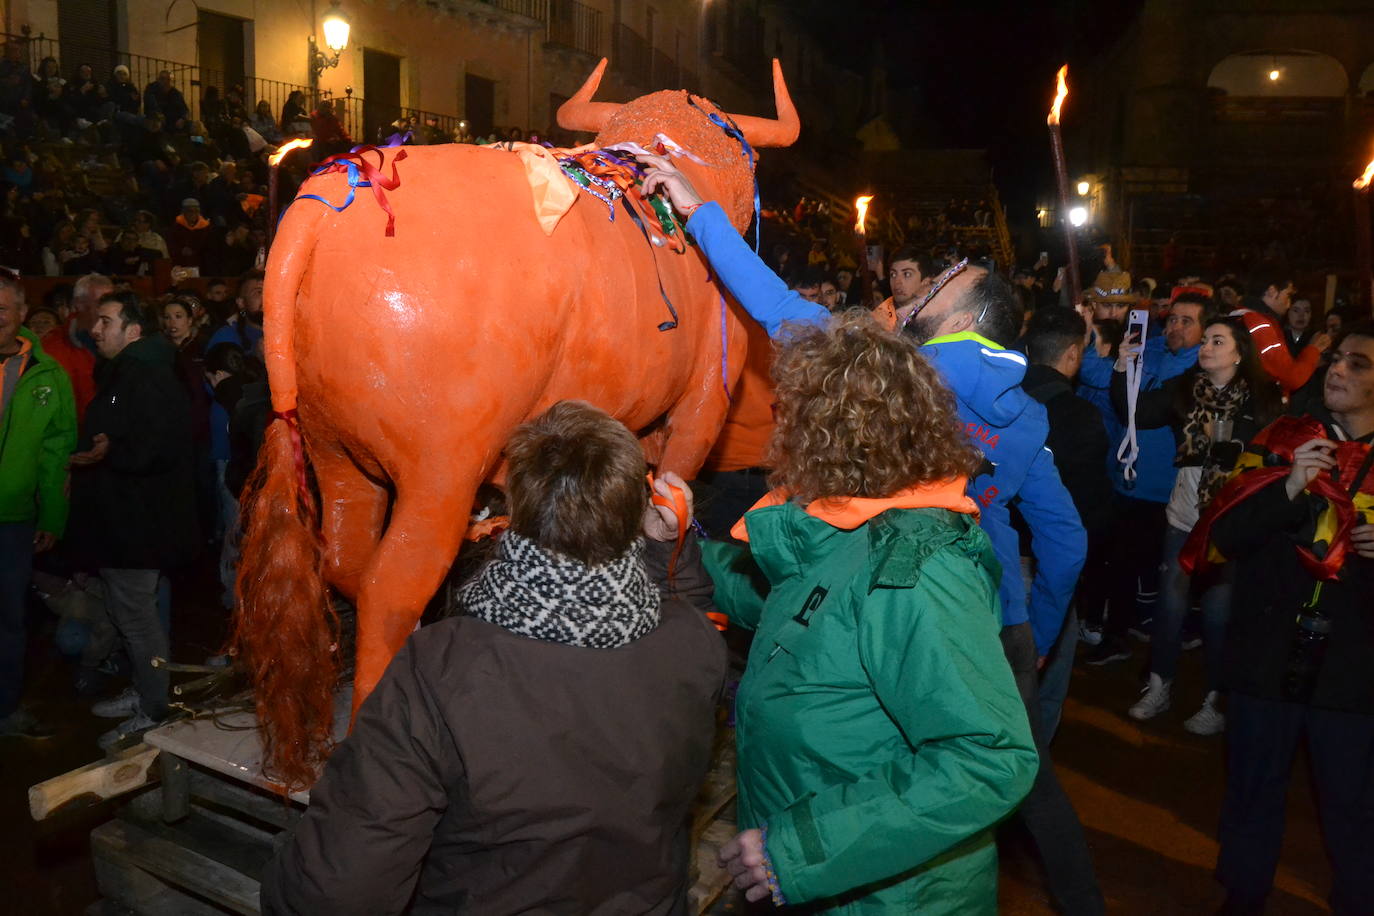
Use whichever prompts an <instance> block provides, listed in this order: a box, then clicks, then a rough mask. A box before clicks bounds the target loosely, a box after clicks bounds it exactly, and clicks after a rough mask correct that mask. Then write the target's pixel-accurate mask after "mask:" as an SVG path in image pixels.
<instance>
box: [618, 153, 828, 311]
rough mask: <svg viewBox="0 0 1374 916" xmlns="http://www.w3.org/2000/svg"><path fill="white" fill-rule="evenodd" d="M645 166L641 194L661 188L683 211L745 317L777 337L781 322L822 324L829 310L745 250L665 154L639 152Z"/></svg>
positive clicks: (689, 228)
mask: <svg viewBox="0 0 1374 916" xmlns="http://www.w3.org/2000/svg"><path fill="white" fill-rule="evenodd" d="M639 160H640V162H642V163H644V165H645V166H647V169H646V171H645V174H644V188H643V191H644V194H645V195H646V196H647V195H649V194H653V193H655V192H658V191H662V192H663V193H664V195H665V196H666V197H667V198H668V200H669V202H671V203H672V205H673V209H675V210H677V212H678V213H679V214H686V215H687V231H688V232H690V233H692V238H694V239H696V242H697V245H698V246H699V247H700V248H701V251H702V254H704V255H705V256H706V262H707V263H708V264H709V265H711V269H712V270H713V271H715V273H716V276H717V277H719V278H720V281H721V282H722V283H724V284H725V288H726V289H728V290H729V291H730V294H731V295H732V296H734V297H735V299H736V300H738V302H739V304H740V305H741V306H743V307H744V310H745V311H746V312H748V313H749V316H750V317H751V318H753V319H754V320H755V321H757V322H758V323H759V324H761V325H763V327H764V330H766V331H767V332H768V336H769V337H777V336H778V334H779V332H780V331H781V330H782V326H783V325H784V324H816V325H823V324H825V323H826V322H827V321H829V320H830V313H829V312H828V311H826V309H825V308H824V307H823V306H821V305H818V304H816V303H814V302H807V301H806V300H805V299H803V298H802V297H801V296H799V295H797V293H796V291H795V290H790V289H788V288H787V284H785V283H783V282H782V280H781V279H779V277H778V275H777V274H775V273H773V271H771V270H769V268H768V265H767V264H764V263H763V261H762V260H760V259H759V256H758V255H756V254H754V252H753V251H751V250H750V248H749V245H748V244H747V243H746V242H745V241H744V239H742V238H741V237H740V234H739V232H738V231H736V229H735V227H734V226H732V225H731V224H730V220H729V218H728V217H726V215H725V211H724V210H722V209H721V207H720V205H719V204H717V203H715V202H714V201H711V202H704V201H702V199H701V195H700V194H698V193H697V191H696V189H695V188H694V187H692V183H691V182H690V181H689V180H688V179H687V176H686V175H683V174H682V173H681V172H679V171H678V170H677V168H676V167H675V166H674V165H673V164H672V163H671V162H670V161H668V159H667V158H666V157H664V156H640V157H639Z"/></svg>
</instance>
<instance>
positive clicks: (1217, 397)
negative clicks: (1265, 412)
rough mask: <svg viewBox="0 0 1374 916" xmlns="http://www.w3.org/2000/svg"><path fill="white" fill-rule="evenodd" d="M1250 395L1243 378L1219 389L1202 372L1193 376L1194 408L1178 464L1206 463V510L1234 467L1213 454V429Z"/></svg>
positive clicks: (1200, 494)
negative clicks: (1220, 462)
mask: <svg viewBox="0 0 1374 916" xmlns="http://www.w3.org/2000/svg"><path fill="white" fill-rule="evenodd" d="M1249 395H1250V386H1249V385H1248V384H1247V383H1246V381H1245V379H1243V378H1239V377H1237V378H1233V379H1232V380H1231V383H1230V384H1229V385H1227V386H1226V387H1224V388H1218V387H1217V386H1215V385H1213V384H1212V382H1211V380H1210V379H1208V378H1207V373H1205V372H1199V373H1198V374H1197V377H1196V378H1195V379H1193V407H1192V409H1191V410H1189V411H1188V417H1187V419H1186V420H1185V421H1184V423H1183V441H1181V442H1179V444H1178V456H1177V459H1176V460H1175V462H1174V463H1175V464H1178V465H1193V464H1200V465H1202V478H1201V480H1199V481H1198V488H1197V504H1198V507H1199V508H1203V509H1205V508H1206V507H1207V505H1208V504H1209V503H1211V501H1212V498H1213V497H1214V496H1216V495H1217V492H1218V491H1220V490H1221V487H1222V484H1224V483H1226V475H1227V473H1228V472H1229V471H1230V468H1226V467H1222V466H1221V465H1220V464H1218V463H1217V461H1216V460H1215V459H1214V458H1213V456H1212V445H1213V443H1214V440H1213V438H1212V436H1213V431H1214V430H1215V429H1216V424H1217V421H1219V420H1229V419H1231V418H1233V417H1234V416H1235V413H1236V410H1237V409H1238V408H1239V407H1240V405H1241V404H1243V403H1245V399H1246V398H1247V397H1249Z"/></svg>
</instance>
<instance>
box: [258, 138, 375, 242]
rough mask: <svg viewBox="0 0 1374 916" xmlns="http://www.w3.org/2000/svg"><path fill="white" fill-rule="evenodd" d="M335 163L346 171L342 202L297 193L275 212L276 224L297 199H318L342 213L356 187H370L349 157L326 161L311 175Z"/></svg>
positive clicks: (351, 200)
mask: <svg viewBox="0 0 1374 916" xmlns="http://www.w3.org/2000/svg"><path fill="white" fill-rule="evenodd" d="M359 149H361V147H354V148H353V152H355V153H356V152H357V151H358V150H359ZM336 165H342V166H343V167H344V168H345V169H346V170H347V172H348V176H347V177H348V196H347V197H345V198H344V202H343V203H341V204H339V205H338V206H337V207H336V206H334V205H333V204H331V203H330V202H329V201H327V200H325V199H324V198H323V197H321V196H320V195H318V194H297V195H296V196H295V197H293V198H291V200H289V201H287V203H286V206H285V207H282V208H281V212H280V213H278V214H277V225H278V226H280V225H281V219H282V217H283V216H285V215H286V211H287V208H288V207H290V206H291V205H292V204H294V203H295V202H296V201H298V200H318V201H319V202H320V203H322V204H324V205H325V206H326V207H328V208H329V209H331V210H333V211H334V212H335V213H342V212H343V211H344V210H346V209H348V207H349V205H350V204H352V203H353V198H355V197H357V196H358V188H370V187H372V182H370V181H368V180H367V179H365V178H363V174H362V170H361V169H360V168H358V163H356V162H354V161H353V160H351V159H335V160H334V161H333V162H326V163H325V164H323V165H319V166H316V167H315V170H314V171H312V172H311V173H310V174H311V175H312V176H313V175H318V174H320V173H321V172H327V171H329V170H331V169H333V168H334V166H336Z"/></svg>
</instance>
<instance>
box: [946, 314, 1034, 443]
mask: <svg viewBox="0 0 1374 916" xmlns="http://www.w3.org/2000/svg"><path fill="white" fill-rule="evenodd" d="M921 355H922V356H924V357H925V358H926V359H928V360H930V361H931V363H932V364H933V365H934V366H935V368H937V369H938V370H940V375H941V376H943V377H944V380H945V384H946V385H948V386H949V387H950V388H951V389H952V390H953V391H954V394H955V396H956V397H958V399H959V401H960V402H961V403H962V404H963V405H964V406H965V407H967V408H968V410H969V411H970V412H971V413H973V414H974V415H976V416H977V417H978V419H979V420H981V421H982V422H983V423H984V424H986V425H987V426H992V427H1007V426H1010V425H1012V423H1014V422H1016V420H1017V418H1019V417H1020V416H1021V414H1023V413H1024V412H1025V410H1026V407H1027V406H1028V405H1029V404H1031V403H1033V402H1032V400H1031V398H1030V396H1029V395H1027V394H1026V392H1025V391H1024V390H1023V389H1022V388H1021V382H1022V380H1023V379H1025V377H1026V357H1025V356H1024V355H1022V354H1020V353H1017V352H1016V351H1015V350H1004V349H1002V348H1001V347H999V346H997V344H995V343H993V342H992V341H990V340H988V339H987V338H986V337H981V336H979V335H978V334H974V333H973V332H971V331H965V332H963V333H960V334H949V335H946V336H944V337H936V338H933V339H931V340H928V341H926V343H925V344H924V345H922V347H921Z"/></svg>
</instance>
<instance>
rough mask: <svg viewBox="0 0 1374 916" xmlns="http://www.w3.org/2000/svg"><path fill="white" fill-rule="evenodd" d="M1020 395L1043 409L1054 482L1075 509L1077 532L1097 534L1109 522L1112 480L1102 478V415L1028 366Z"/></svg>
mask: <svg viewBox="0 0 1374 916" xmlns="http://www.w3.org/2000/svg"><path fill="white" fill-rule="evenodd" d="M1021 387H1022V388H1023V389H1024V390H1025V392H1026V394H1028V395H1030V396H1031V397H1033V398H1035V400H1037V401H1039V402H1040V403H1041V404H1044V405H1045V413H1046V414H1048V415H1049V421H1050V433H1049V435H1048V436H1047V437H1045V445H1046V446H1048V447H1049V450H1050V451H1051V452H1052V453H1053V454H1054V466H1055V468H1056V469H1057V470H1058V471H1059V479H1060V480H1062V481H1063V482H1064V488H1065V489H1066V490H1068V491H1069V496H1070V497H1071V498H1072V499H1073V504H1074V506H1075V507H1076V508H1077V509H1078V515H1079V518H1080V519H1082V521H1083V527H1084V528H1085V529H1087V530H1088V531H1089V532H1092V531H1099V530H1101V529H1102V528H1104V527H1106V526H1107V524H1108V523H1109V522H1110V521H1111V502H1112V481H1111V478H1110V477H1108V476H1107V450H1108V449H1109V448H1110V447H1111V446H1110V443H1109V442H1108V440H1107V427H1106V425H1105V424H1104V423H1103V422H1102V414H1101V413H1100V412H1099V411H1098V409H1097V408H1096V407H1094V406H1093V405H1092V404H1091V403H1089V402H1088V401H1085V400H1084V399H1083V398H1080V397H1078V395H1076V394H1074V391H1073V383H1072V382H1070V381H1069V380H1068V379H1067V378H1065V377H1064V375H1063V374H1062V373H1060V372H1058V371H1057V370H1055V369H1053V368H1051V367H1050V366H1040V365H1032V366H1030V367H1029V368H1027V369H1026V378H1025V380H1024V381H1022V382H1021Z"/></svg>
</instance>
